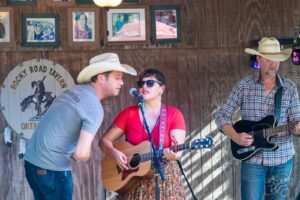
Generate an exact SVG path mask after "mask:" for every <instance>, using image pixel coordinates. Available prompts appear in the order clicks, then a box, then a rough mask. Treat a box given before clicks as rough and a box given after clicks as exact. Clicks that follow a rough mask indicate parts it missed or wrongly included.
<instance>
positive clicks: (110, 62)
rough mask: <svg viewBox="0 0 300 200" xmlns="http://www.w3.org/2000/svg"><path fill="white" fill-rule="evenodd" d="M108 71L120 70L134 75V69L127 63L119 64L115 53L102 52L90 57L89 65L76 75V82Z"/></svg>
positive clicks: (84, 80) (84, 81)
mask: <svg viewBox="0 0 300 200" xmlns="http://www.w3.org/2000/svg"><path fill="white" fill-rule="evenodd" d="M108 71H120V72H124V73H127V74H130V75H134V76H136V75H137V73H136V71H135V69H134V68H133V67H131V66H129V65H126V64H121V63H120V60H119V57H118V55H117V54H115V53H104V54H100V55H97V56H95V57H93V58H91V59H90V62H89V65H88V66H86V67H85V68H83V69H82V70H81V71H80V73H79V74H78V76H77V82H78V83H86V82H89V81H91V78H92V77H93V76H95V75H97V74H100V73H104V72H108Z"/></svg>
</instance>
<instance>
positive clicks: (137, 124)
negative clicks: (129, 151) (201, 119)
mask: <svg viewBox="0 0 300 200" xmlns="http://www.w3.org/2000/svg"><path fill="white" fill-rule="evenodd" d="M137 85H138V88H139V93H140V94H141V95H142V96H143V98H144V105H143V106H144V109H143V110H144V114H145V118H146V122H147V125H148V127H149V132H150V133H151V135H152V139H153V143H154V145H155V147H156V148H159V145H160V143H161V145H162V146H163V148H164V149H165V150H164V159H163V160H162V161H161V164H162V165H163V168H164V174H165V181H161V180H160V178H158V179H159V180H158V182H159V188H160V198H162V199H166V198H172V199H184V196H185V192H184V187H183V184H182V182H181V177H180V175H181V174H180V170H179V168H178V165H177V163H176V162H174V161H176V160H178V159H179V158H180V157H181V152H173V151H172V150H170V149H169V147H171V146H176V145H178V144H182V143H184V141H185V135H186V125H185V121H184V118H183V115H182V113H181V112H180V111H179V110H178V109H177V108H174V107H172V106H168V105H163V104H162V102H161V101H162V94H163V93H164V90H165V77H164V75H163V74H162V73H161V72H160V71H158V70H156V69H147V70H145V71H144V72H142V73H141V75H140V77H139V81H138V82H137ZM162 110H164V111H162ZM163 112H164V113H166V114H162V113H163ZM162 115H164V116H165V117H162ZM162 118H164V119H162ZM162 121H163V123H161V122H162ZM164 122H165V123H164ZM160 124H165V126H161V125H160ZM162 130H163V131H162ZM160 132H163V134H164V136H161V134H160ZM123 134H125V140H126V141H127V142H129V143H130V144H132V145H138V144H140V143H141V142H143V141H145V140H148V141H149V137H148V134H147V132H146V130H145V128H144V125H143V117H142V112H141V110H140V108H139V106H138V105H135V106H131V107H128V108H126V109H124V110H123V111H122V112H121V113H120V114H119V115H118V116H117V117H116V119H115V120H114V122H113V125H112V127H111V128H110V129H109V130H108V131H107V132H106V134H105V135H104V136H103V137H102V138H101V140H100V148H101V150H102V151H103V152H104V153H105V154H108V155H111V156H112V157H113V158H114V159H115V161H116V163H117V165H118V166H119V167H120V168H121V169H122V170H125V171H126V170H129V168H128V165H127V163H128V161H129V160H128V158H127V156H126V155H125V154H124V153H123V152H121V151H119V150H118V149H116V148H115V147H114V146H113V142H114V141H115V140H117V139H119V138H120V137H122V136H123ZM160 138H163V141H162V139H160ZM156 177H159V176H156ZM118 198H119V199H130V200H131V199H155V182H154V178H150V179H149V178H141V181H140V182H139V183H138V185H137V186H136V187H131V189H130V190H129V191H127V192H125V193H123V194H122V195H120V196H119V197H118Z"/></svg>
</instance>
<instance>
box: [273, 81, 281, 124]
mask: <svg viewBox="0 0 300 200" xmlns="http://www.w3.org/2000/svg"><path fill="white" fill-rule="evenodd" d="M282 92H283V87H282V86H280V87H279V88H278V89H277V91H276V93H275V110H274V115H275V121H276V125H277V123H278V122H279V119H280V114H281V99H282Z"/></svg>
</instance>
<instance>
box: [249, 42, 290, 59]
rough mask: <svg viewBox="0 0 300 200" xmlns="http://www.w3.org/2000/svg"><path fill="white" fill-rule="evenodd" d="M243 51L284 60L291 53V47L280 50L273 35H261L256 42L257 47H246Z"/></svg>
mask: <svg viewBox="0 0 300 200" xmlns="http://www.w3.org/2000/svg"><path fill="white" fill-rule="evenodd" d="M245 52H246V53H248V54H252V55H259V56H261V57H264V58H266V59H268V60H271V61H285V60H286V59H288V58H289V57H290V55H291V53H292V49H283V50H281V48H280V44H279V41H278V40H277V39H276V38H274V37H263V38H262V39H261V40H260V41H259V42H258V49H257V50H255V49H250V48H246V49H245Z"/></svg>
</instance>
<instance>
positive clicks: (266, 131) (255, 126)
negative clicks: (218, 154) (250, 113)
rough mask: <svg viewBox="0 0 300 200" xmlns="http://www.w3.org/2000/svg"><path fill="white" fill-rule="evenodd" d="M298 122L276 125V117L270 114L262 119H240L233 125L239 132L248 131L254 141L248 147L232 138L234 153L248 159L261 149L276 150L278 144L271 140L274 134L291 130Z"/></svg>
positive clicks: (242, 158) (240, 158) (237, 156)
mask: <svg viewBox="0 0 300 200" xmlns="http://www.w3.org/2000/svg"><path fill="white" fill-rule="evenodd" d="M295 123H296V122H291V123H288V124H285V125H280V126H276V127H274V126H275V117H274V116H273V115H268V116H266V117H264V118H263V119H261V120H260V121H257V122H255V121H250V120H240V121H238V122H236V123H235V124H234V125H233V128H234V129H235V131H236V132H238V133H242V132H245V133H248V134H249V135H252V136H253V139H254V141H253V143H252V144H251V145H250V146H248V147H246V146H241V145H238V144H237V143H235V142H234V141H233V140H231V151H232V155H233V156H234V157H235V158H237V159H239V160H247V159H249V158H251V157H252V156H254V155H255V154H256V153H258V152H259V151H261V150H276V149H277V148H278V145H277V144H275V143H271V142H270V138H271V137H272V136H276V135H278V134H279V133H282V132H286V131H288V130H290V127H291V126H294V125H295Z"/></svg>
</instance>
